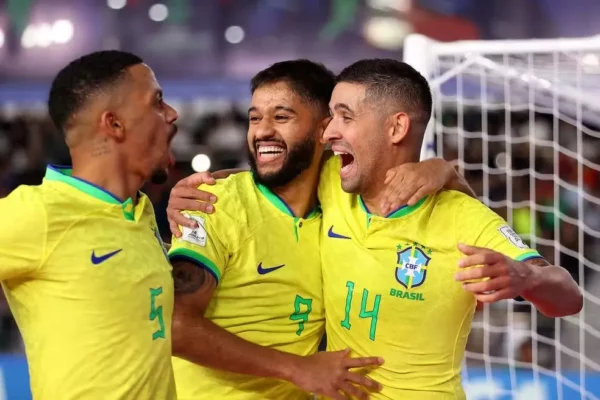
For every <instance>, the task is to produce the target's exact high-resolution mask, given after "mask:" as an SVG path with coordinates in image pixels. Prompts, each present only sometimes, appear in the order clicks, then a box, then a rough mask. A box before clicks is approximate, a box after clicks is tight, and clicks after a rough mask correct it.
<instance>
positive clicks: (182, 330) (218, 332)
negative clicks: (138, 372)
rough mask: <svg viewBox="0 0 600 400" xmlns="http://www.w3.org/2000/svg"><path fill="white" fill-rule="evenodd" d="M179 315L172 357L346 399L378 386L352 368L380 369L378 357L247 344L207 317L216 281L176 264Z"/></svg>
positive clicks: (204, 272) (194, 268)
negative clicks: (300, 353)
mask: <svg viewBox="0 0 600 400" xmlns="http://www.w3.org/2000/svg"><path fill="white" fill-rule="evenodd" d="M173 279H174V281H175V312H174V315H173V334H172V335H173V354H174V355H175V356H177V357H180V358H184V359H186V360H188V361H191V362H193V363H196V364H200V365H204V366H205V367H209V368H214V369H219V370H223V371H227V372H232V373H237V374H246V375H253V376H258V377H264V378H274V379H280V380H286V381H288V382H291V383H294V384H296V385H297V386H298V387H300V388H301V389H303V390H305V391H306V392H311V393H312V392H314V393H318V394H322V395H325V396H328V397H330V398H334V399H344V398H345V397H343V396H342V395H341V394H340V392H339V391H340V390H341V391H343V392H345V393H347V394H348V395H353V396H355V397H356V398H358V399H361V400H362V399H367V398H368V396H367V394H366V393H365V392H364V391H361V390H359V389H358V386H357V385H360V386H363V387H365V388H367V389H369V390H379V389H380V388H379V385H378V384H377V383H376V382H375V381H373V380H371V379H370V378H367V377H366V376H363V375H362V373H360V372H352V371H349V369H350V368H360V367H365V366H373V365H379V364H381V363H382V360H381V359H379V358H377V357H360V358H351V357H350V355H349V351H337V352H321V353H317V354H314V355H312V356H306V357H302V356H298V355H294V354H290V353H285V352H282V351H279V350H275V349H271V348H269V347H264V346H260V345H258V344H255V343H251V342H248V341H246V340H244V339H242V338H240V337H238V336H236V335H234V334H233V333H231V332H229V331H227V330H225V329H223V328H221V327H220V326H218V325H216V324H215V323H214V322H212V321H211V320H210V319H208V318H205V317H204V313H205V311H206V308H207V306H208V304H209V302H210V301H211V297H212V295H213V293H214V291H215V288H216V285H217V283H216V280H215V278H214V277H213V276H212V274H211V273H209V272H208V271H207V270H205V269H204V268H201V267H199V266H198V265H195V264H193V263H190V262H186V261H174V262H173Z"/></svg>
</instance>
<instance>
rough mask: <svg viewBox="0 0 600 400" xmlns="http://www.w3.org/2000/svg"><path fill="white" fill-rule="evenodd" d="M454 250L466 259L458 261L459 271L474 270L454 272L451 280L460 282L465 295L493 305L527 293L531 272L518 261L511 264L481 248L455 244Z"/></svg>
mask: <svg viewBox="0 0 600 400" xmlns="http://www.w3.org/2000/svg"><path fill="white" fill-rule="evenodd" d="M458 249H459V250H460V251H461V252H462V253H463V254H465V255H466V256H467V257H465V258H463V259H461V260H459V262H458V266H459V267H460V268H467V267H475V266H479V268H472V269H469V270H463V271H460V272H457V273H456V275H455V279H456V280H457V281H459V282H465V281H473V280H477V281H479V280H482V279H485V280H484V281H480V282H473V283H463V288H464V289H465V290H466V291H467V292H471V293H473V294H474V295H475V298H476V299H477V300H478V301H480V302H482V303H493V302H496V301H499V300H503V299H514V298H515V297H517V296H519V295H520V294H521V293H523V291H525V290H527V287H528V284H529V282H531V281H532V279H531V278H532V276H531V275H532V274H534V271H533V269H532V268H531V267H530V266H529V265H527V264H525V263H524V262H521V261H515V260H513V259H511V258H509V257H506V256H505V255H504V254H501V253H498V252H496V251H493V250H489V249H484V248H481V247H475V246H467V245H466V244H459V245H458Z"/></svg>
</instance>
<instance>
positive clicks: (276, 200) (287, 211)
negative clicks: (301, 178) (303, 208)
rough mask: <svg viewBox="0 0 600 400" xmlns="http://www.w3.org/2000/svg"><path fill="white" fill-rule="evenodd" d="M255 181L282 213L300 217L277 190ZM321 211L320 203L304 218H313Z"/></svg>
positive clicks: (264, 194)
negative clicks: (274, 190)
mask: <svg viewBox="0 0 600 400" xmlns="http://www.w3.org/2000/svg"><path fill="white" fill-rule="evenodd" d="M254 183H255V184H256V187H257V188H258V190H259V191H260V192H261V193H262V194H263V196H265V197H266V198H267V200H269V202H270V203H271V204H273V205H274V206H275V207H276V208H277V209H278V210H279V211H281V212H282V213H284V214H286V215H289V216H290V217H292V218H298V217H296V216H295V215H294V212H293V211H292V209H291V208H290V206H288V205H287V203H286V202H285V201H284V200H283V199H282V198H281V197H279V196H278V195H277V194H276V193H275V192H273V191H272V190H271V189H269V188H268V187H266V186H265V185H263V184H260V183H258V182H256V181H254ZM320 212H321V207H320V205H319V204H317V206H316V207H315V208H314V209H313V210H311V211H310V212H309V213H308V214H306V216H305V217H304V219H308V218H312V217H314V216H316V215H318V214H319V213H320Z"/></svg>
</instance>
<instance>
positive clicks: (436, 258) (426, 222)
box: [319, 157, 540, 400]
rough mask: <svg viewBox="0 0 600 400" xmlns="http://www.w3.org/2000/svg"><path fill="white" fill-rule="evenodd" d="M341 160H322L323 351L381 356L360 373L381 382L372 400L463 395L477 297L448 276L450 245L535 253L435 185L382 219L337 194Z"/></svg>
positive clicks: (453, 249) (494, 218)
mask: <svg viewBox="0 0 600 400" xmlns="http://www.w3.org/2000/svg"><path fill="white" fill-rule="evenodd" d="M339 171H340V163H339V158H338V157H335V158H331V159H329V160H328V161H327V163H326V164H325V167H324V170H323V172H322V178H321V183H320V186H319V198H320V200H321V204H322V207H323V230H322V231H323V235H322V243H321V257H322V265H323V282H324V296H325V310H326V320H327V344H328V350H342V349H345V348H348V347H349V348H351V349H352V350H353V354H354V355H357V356H381V357H384V358H385V363H384V364H383V365H382V366H380V367H378V368H375V369H373V370H371V371H365V373H368V375H369V376H370V377H372V378H373V379H374V380H376V381H378V382H380V383H381V384H382V385H383V390H382V391H381V393H377V394H372V396H371V398H373V399H403V400H412V399H415V400H417V399H418V400H430V399H431V400H434V399H435V400H438V399H464V398H465V394H464V391H463V389H462V386H461V377H460V371H461V361H462V359H463V356H464V351H465V346H466V342H467V337H468V335H469V332H470V329H471V321H472V318H473V314H474V311H475V305H476V300H475V297H474V296H473V295H472V294H471V293H468V292H466V291H465V290H463V289H462V287H461V284H460V283H459V282H456V280H455V279H454V275H455V273H456V272H458V270H459V268H458V266H457V263H458V260H459V259H460V258H462V257H463V255H462V254H461V253H460V252H459V251H458V249H457V244H458V243H466V244H470V245H474V246H479V247H486V248H490V249H492V250H495V251H498V252H500V253H503V254H505V255H507V256H509V257H511V258H513V259H517V260H527V259H530V258H534V257H540V255H539V254H538V253H537V252H536V251H533V250H531V249H529V248H528V247H527V245H526V244H525V243H524V242H523V241H522V240H521V239H519V238H518V236H516V234H514V232H513V231H512V229H510V227H508V226H507V224H506V222H505V221H504V220H503V219H502V218H500V217H499V216H498V215H496V214H495V213H494V212H493V211H491V210H490V209H489V208H487V207H486V206H485V205H483V204H482V203H480V202H479V201H478V200H477V199H473V198H470V197H468V196H466V195H464V194H462V193H459V192H455V191H442V192H440V193H438V194H436V195H433V196H430V197H428V198H425V199H423V200H421V201H420V202H419V203H418V204H416V205H415V206H412V207H402V208H400V209H398V210H396V211H394V212H392V213H391V214H390V215H388V216H386V217H379V216H376V215H372V214H371V213H370V212H369V210H368V209H367V207H366V206H365V204H364V202H363V201H362V199H361V198H360V196H357V195H354V194H348V193H345V192H344V191H343V190H342V188H341V180H340V177H339Z"/></svg>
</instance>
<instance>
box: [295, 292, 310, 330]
mask: <svg viewBox="0 0 600 400" xmlns="http://www.w3.org/2000/svg"><path fill="white" fill-rule="evenodd" d="M311 311H312V299H305V298H304V297H302V296H300V295H298V294H297V295H296V300H294V313H293V314H292V315H290V319H291V320H292V321H298V330H297V331H296V335H298V336H300V335H301V334H302V331H303V330H304V323H305V322H307V321H308V314H310V312H311Z"/></svg>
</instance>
